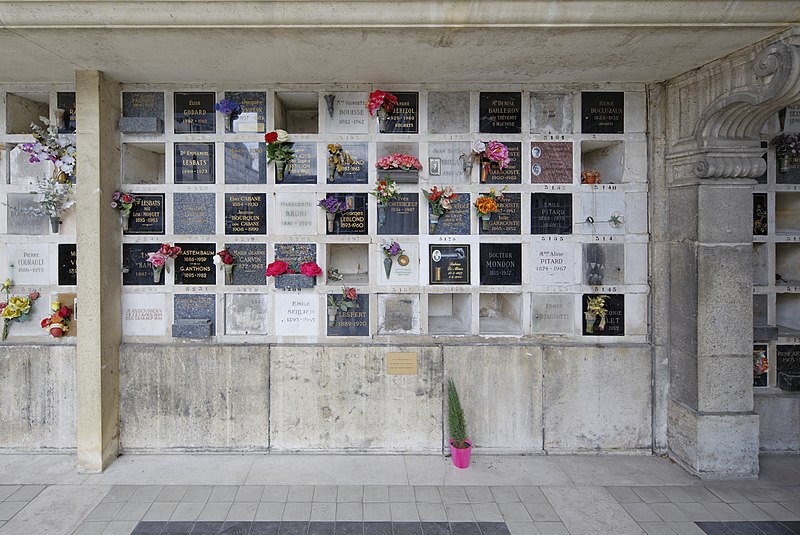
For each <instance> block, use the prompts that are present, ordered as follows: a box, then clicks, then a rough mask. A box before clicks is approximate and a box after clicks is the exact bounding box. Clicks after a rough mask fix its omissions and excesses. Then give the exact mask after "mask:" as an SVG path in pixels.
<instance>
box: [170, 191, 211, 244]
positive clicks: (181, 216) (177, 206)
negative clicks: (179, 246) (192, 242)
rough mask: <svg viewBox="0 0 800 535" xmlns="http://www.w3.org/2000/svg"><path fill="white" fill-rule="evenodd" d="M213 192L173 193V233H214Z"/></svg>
mask: <svg viewBox="0 0 800 535" xmlns="http://www.w3.org/2000/svg"><path fill="white" fill-rule="evenodd" d="M215 199H216V196H215V194H214V193H173V194H172V206H173V228H174V232H173V233H174V234H195V235H197V234H216V214H217V210H216V206H215Z"/></svg>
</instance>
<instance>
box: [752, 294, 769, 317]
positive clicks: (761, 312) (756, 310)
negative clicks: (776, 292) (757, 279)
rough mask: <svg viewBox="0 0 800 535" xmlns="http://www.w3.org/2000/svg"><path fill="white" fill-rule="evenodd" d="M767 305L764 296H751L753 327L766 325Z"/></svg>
mask: <svg viewBox="0 0 800 535" xmlns="http://www.w3.org/2000/svg"><path fill="white" fill-rule="evenodd" d="M768 310H769V304H768V302H767V296H766V295H765V294H756V295H754V296H753V325H767V321H768Z"/></svg>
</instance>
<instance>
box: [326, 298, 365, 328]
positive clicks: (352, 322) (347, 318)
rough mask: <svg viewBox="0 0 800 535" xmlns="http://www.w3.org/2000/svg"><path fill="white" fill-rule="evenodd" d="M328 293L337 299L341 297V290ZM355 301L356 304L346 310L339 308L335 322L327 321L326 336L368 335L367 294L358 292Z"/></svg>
mask: <svg viewBox="0 0 800 535" xmlns="http://www.w3.org/2000/svg"><path fill="white" fill-rule="evenodd" d="M328 295H329V296H333V298H334V299H336V300H337V301H338V300H339V299H340V298H341V297H342V294H341V292H340V293H338V294H328ZM326 303H327V301H326ZM356 303H358V306H356V307H354V308H351V309H348V310H346V311H345V310H341V309H339V311H338V312H337V313H336V323H335V324H334V325H331V324H330V323H328V336H369V294H359V295H358V298H357V299H356Z"/></svg>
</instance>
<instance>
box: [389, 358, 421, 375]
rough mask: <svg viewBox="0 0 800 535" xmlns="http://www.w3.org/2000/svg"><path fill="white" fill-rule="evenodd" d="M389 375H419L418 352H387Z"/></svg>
mask: <svg viewBox="0 0 800 535" xmlns="http://www.w3.org/2000/svg"><path fill="white" fill-rule="evenodd" d="M386 374H387V375H417V354H416V353H387V354H386Z"/></svg>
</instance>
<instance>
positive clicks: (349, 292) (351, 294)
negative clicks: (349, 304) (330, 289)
mask: <svg viewBox="0 0 800 535" xmlns="http://www.w3.org/2000/svg"><path fill="white" fill-rule="evenodd" d="M344 296H345V297H346V298H347V299H349V300H350V301H355V300H356V299H358V292H356V289H355V288H347V289H346V290H345V292H344Z"/></svg>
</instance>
